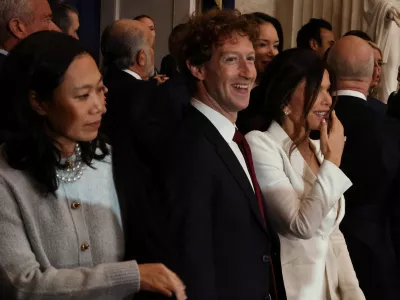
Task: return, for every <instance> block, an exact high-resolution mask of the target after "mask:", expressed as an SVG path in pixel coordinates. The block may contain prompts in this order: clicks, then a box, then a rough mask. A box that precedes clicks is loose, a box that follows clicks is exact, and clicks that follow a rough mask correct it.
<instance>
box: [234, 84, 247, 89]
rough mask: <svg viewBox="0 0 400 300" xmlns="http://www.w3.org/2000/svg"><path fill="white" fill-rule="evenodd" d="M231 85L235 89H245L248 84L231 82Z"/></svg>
mask: <svg viewBox="0 0 400 300" xmlns="http://www.w3.org/2000/svg"><path fill="white" fill-rule="evenodd" d="M232 86H233V87H235V88H237V89H247V88H249V86H248V85H247V84H232Z"/></svg>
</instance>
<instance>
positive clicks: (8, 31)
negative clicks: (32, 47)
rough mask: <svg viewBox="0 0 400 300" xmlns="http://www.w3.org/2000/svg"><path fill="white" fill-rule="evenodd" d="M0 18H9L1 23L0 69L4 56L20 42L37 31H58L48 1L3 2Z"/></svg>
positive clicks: (0, 8) (21, 0)
mask: <svg viewBox="0 0 400 300" xmlns="http://www.w3.org/2000/svg"><path fill="white" fill-rule="evenodd" d="M27 8H28V9H29V10H28V11H27ZM0 16H2V18H3V17H7V19H2V20H1V22H0V49H1V54H0V69H1V65H2V61H3V60H4V55H7V53H8V52H9V51H11V49H12V48H14V47H15V45H17V44H18V43H19V41H20V40H22V39H24V38H26V37H27V36H28V35H30V34H32V33H34V32H37V31H41V30H58V28H57V27H56V26H55V25H54V23H53V22H52V21H51V9H50V6H49V3H48V1H47V0H3V1H2V5H0Z"/></svg>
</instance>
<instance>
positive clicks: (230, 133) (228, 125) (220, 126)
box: [190, 98, 254, 189]
mask: <svg viewBox="0 0 400 300" xmlns="http://www.w3.org/2000/svg"><path fill="white" fill-rule="evenodd" d="M190 104H191V105H192V106H193V107H194V108H196V109H197V110H198V111H199V112H201V113H202V114H203V115H204V116H205V117H206V118H207V119H208V120H209V121H210V122H211V123H212V124H213V125H214V127H215V128H216V129H217V130H218V132H219V133H220V134H221V135H222V137H223V138H224V140H225V141H226V142H227V143H228V145H229V147H231V149H232V151H233V153H234V154H235V156H236V158H237V159H238V161H239V163H240V165H241V166H242V168H243V171H244V172H245V173H246V175H247V178H248V179H249V181H250V184H251V186H252V187H253V182H252V181H251V176H250V173H249V170H248V169H247V165H246V161H245V159H244V157H243V154H242V152H241V151H240V149H239V146H238V144H236V143H235V142H234V141H233V137H234V135H235V131H236V126H235V124H233V123H232V122H231V121H229V120H228V119H227V118H226V117H224V116H223V115H221V114H220V113H219V112H217V111H216V110H214V109H212V108H211V107H209V106H208V105H206V104H204V103H203V102H200V101H199V100H197V99H195V98H192V99H191V100H190ZM253 189H254V187H253Z"/></svg>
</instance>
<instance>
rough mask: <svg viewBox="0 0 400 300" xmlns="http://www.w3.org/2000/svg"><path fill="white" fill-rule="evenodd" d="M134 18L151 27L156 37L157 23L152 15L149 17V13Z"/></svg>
mask: <svg viewBox="0 0 400 300" xmlns="http://www.w3.org/2000/svg"><path fill="white" fill-rule="evenodd" d="M133 19H134V20H136V21H139V22H142V23H144V24H145V25H146V26H147V27H148V28H149V30H150V32H151V34H152V35H153V37H154V38H156V25H155V23H154V21H153V19H152V18H151V17H149V16H148V15H139V16H136V17H135V18H133Z"/></svg>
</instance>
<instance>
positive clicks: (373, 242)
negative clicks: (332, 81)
mask: <svg viewBox="0 0 400 300" xmlns="http://www.w3.org/2000/svg"><path fill="white" fill-rule="evenodd" d="M328 64H329V65H330V66H331V67H332V69H333V70H334V71H335V73H336V76H337V91H336V92H335V94H336V95H337V96H338V97H337V98H338V100H337V104H336V107H335V110H336V114H337V116H338V118H339V120H340V121H341V122H342V123H343V126H344V130H345V135H346V137H347V140H346V144H345V148H344V152H343V157H342V163H341V169H342V170H343V172H344V173H345V174H346V175H347V176H348V177H349V178H350V179H351V181H352V182H353V186H352V188H351V189H349V190H348V191H347V192H346V193H345V198H346V214H345V217H344V219H343V221H342V224H341V227H340V229H341V230H342V232H343V235H344V236H345V239H346V243H347V247H348V250H349V252H350V257H351V259H352V262H353V265H354V269H355V271H356V273H357V277H358V279H359V282H360V286H361V288H362V290H363V291H364V294H365V296H366V299H385V300H392V299H393V300H394V299H399V297H400V296H399V295H400V293H399V286H400V280H399V278H398V271H397V263H398V259H396V256H395V255H394V252H397V254H400V251H399V250H400V247H398V246H399V245H400V209H399V208H400V205H399V202H400V188H399V184H400V180H399V179H400V177H399V176H398V173H399V170H400V124H399V123H398V121H397V120H394V119H391V118H389V117H386V116H385V115H383V114H381V113H379V112H377V111H376V110H374V109H373V108H371V107H370V106H369V105H368V103H367V94H368V87H369V85H370V81H371V78H372V72H373V67H374V57H373V51H372V48H371V46H370V45H369V44H368V43H367V42H366V41H364V40H362V39H361V38H359V37H355V36H346V37H343V38H342V39H341V40H339V41H338V42H337V43H336V44H335V45H334V46H333V47H332V49H331V51H330V52H329V55H328ZM388 224H390V226H388ZM390 236H391V238H389V237H390ZM394 250H395V251H394Z"/></svg>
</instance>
